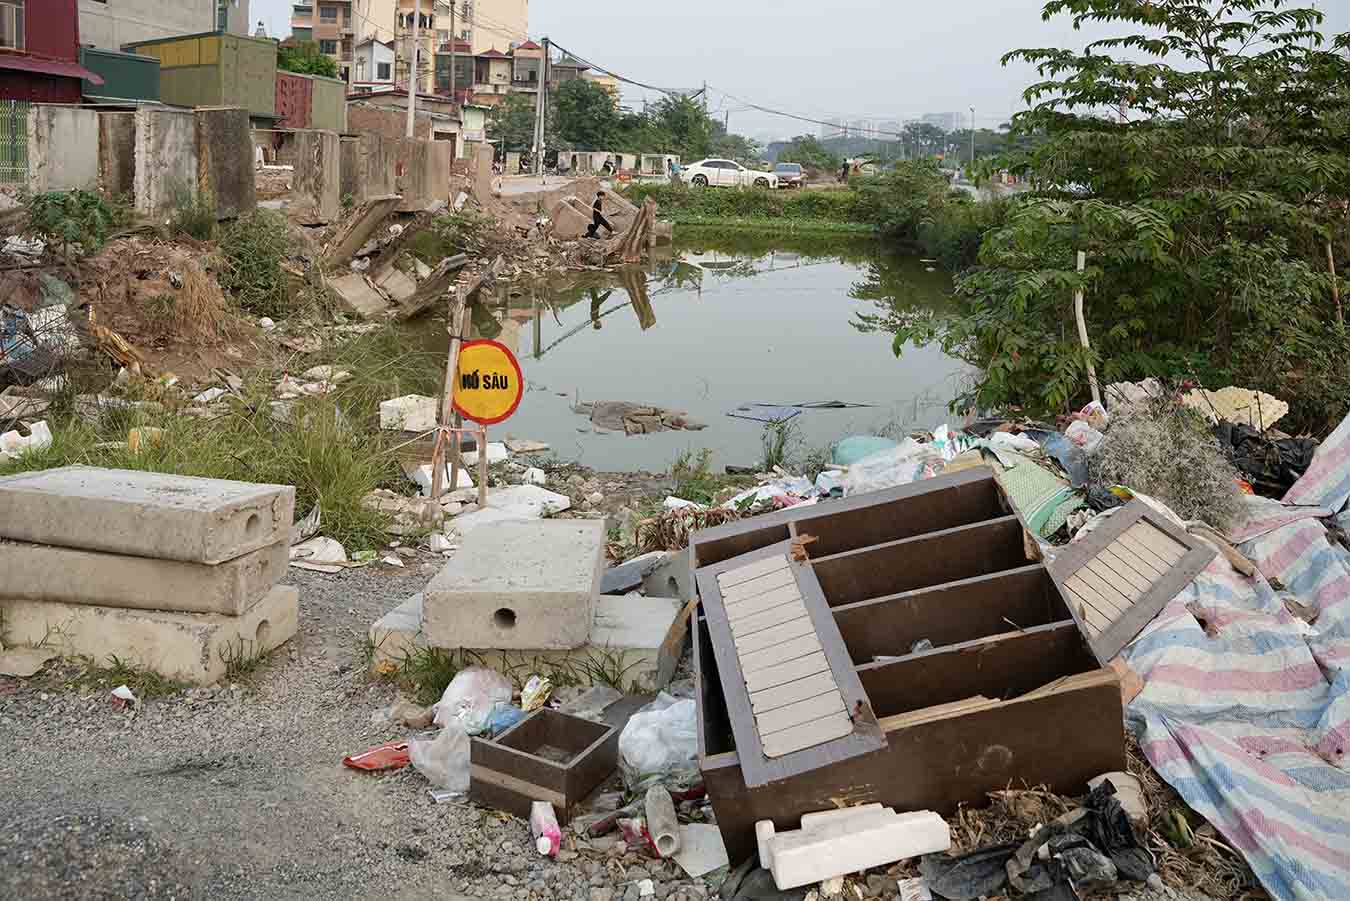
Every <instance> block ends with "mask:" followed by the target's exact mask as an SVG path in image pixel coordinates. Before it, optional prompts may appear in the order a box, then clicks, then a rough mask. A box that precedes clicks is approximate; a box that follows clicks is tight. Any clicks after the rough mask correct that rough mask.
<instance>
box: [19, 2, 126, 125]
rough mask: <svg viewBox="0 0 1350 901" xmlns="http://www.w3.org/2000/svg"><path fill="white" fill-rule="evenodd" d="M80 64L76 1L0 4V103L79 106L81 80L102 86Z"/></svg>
mask: <svg viewBox="0 0 1350 901" xmlns="http://www.w3.org/2000/svg"><path fill="white" fill-rule="evenodd" d="M79 58H80V13H79V9H78V8H77V0H0V100H31V101H35V102H39V103H79V102H80V97H81V88H82V85H81V84H80V80H81V79H83V78H87V79H89V80H90V81H91V82H93V83H94V84H103V79H102V78H101V77H100V76H98V75H96V74H94V73H93V72H90V71H89V70H88V69H86V68H84V67H83V66H81V65H80V64H79Z"/></svg>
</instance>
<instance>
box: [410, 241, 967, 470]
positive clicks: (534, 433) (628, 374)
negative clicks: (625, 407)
mask: <svg viewBox="0 0 1350 901" xmlns="http://www.w3.org/2000/svg"><path fill="white" fill-rule="evenodd" d="M949 289H950V283H949V280H948V279H947V278H946V276H945V275H943V274H942V273H939V272H929V271H927V267H925V266H924V265H923V264H922V263H921V262H920V261H918V260H917V259H914V258H911V257H906V256H903V255H895V254H891V253H888V252H886V251H884V250H883V249H882V248H881V247H880V246H879V245H878V244H877V242H874V241H869V240H854V239H844V240H839V239H831V240H821V239H820V238H806V239H803V238H795V239H794V238H786V239H784V238H765V237H734V238H725V237H719V238H717V239H704V240H698V239H695V240H684V241H682V242H681V243H679V244H678V245H676V246H675V247H663V248H658V249H657V252H656V254H655V255H654V256H653V257H652V258H651V259H649V260H648V261H647V262H646V263H645V264H644V265H642V266H629V267H624V268H622V269H619V270H617V271H578V272H563V273H557V274H555V275H554V276H552V277H550V278H547V279H543V280H540V281H538V282H533V283H523V284H522V283H516V284H513V285H503V286H501V288H499V292H498V294H497V295H496V296H494V297H492V298H491V299H490V300H489V301H488V302H486V303H481V304H479V305H477V306H475V307H474V309H473V311H472V315H471V322H472V337H476V338H491V339H494V340H497V341H501V342H502V343H503V344H505V345H506V346H507V347H509V348H511V350H512V351H513V352H515V353H516V354H517V355H518V356H519V357H520V358H521V361H522V365H523V367H524V370H525V376H526V380H527V382H528V383H529V388H530V391H529V392H528V393H527V395H526V399H525V401H524V402H523V403H522V405H521V408H520V410H519V411H518V412H517V414H516V415H515V416H514V417H513V418H512V419H511V420H510V421H509V422H507V423H504V424H503V425H502V426H499V427H498V429H499V430H501V431H500V433H501V434H503V435H506V434H511V435H515V436H517V437H521V438H532V439H537V440H542V441H547V442H549V443H550V444H551V445H553V448H554V450H555V452H557V453H558V454H559V455H560V456H563V457H566V458H572V459H579V460H580V461H581V462H583V463H586V464H588V465H591V466H595V467H597V468H600V469H612V470H620V469H652V470H661V469H665V468H666V467H668V466H669V465H670V463H671V462H672V460H673V459H674V458H675V457H676V456H677V455H678V454H679V453H680V452H681V451H683V450H686V449H697V448H700V447H710V448H712V449H713V450H714V452H715V455H716V459H717V461H718V462H719V463H737V464H750V463H755V462H757V460H758V458H759V454H760V427H759V426H758V425H756V424H754V423H749V422H746V421H743V420H738V419H733V418H730V417H728V416H727V415H726V413H727V412H728V411H730V410H733V409H734V408H735V407H737V406H739V405H741V404H743V403H749V402H767V403H785V404H794V403H806V402H813V401H824V400H843V401H848V402H851V403H859V404H866V405H868V408H867V409H863V410H857V409H854V410H848V411H811V412H809V413H806V414H803V415H802V416H799V417H797V419H796V420H794V422H796V423H798V429H799V431H800V435H799V439H800V441H801V442H802V443H804V444H808V445H812V446H815V445H820V444H825V443H828V442H830V441H833V440H836V439H837V438H839V437H840V436H841V435H845V434H849V433H852V432H857V431H868V430H874V429H876V428H877V427H878V426H879V425H880V424H884V423H895V422H899V423H904V424H908V425H935V424H937V423H939V422H941V421H943V419H944V418H945V416H946V412H945V404H946V402H947V400H948V399H949V398H951V397H953V396H955V395H956V394H957V393H958V391H957V388H956V385H955V379H956V378H958V377H959V375H960V373H961V372H962V367H961V364H959V363H957V362H956V361H953V360H951V359H949V358H947V357H945V356H944V355H942V354H941V352H940V351H938V350H936V349H935V348H921V349H914V350H912V351H907V352H906V353H905V355H904V356H903V357H902V358H901V359H899V360H897V359H896V358H895V356H894V354H893V353H892V350H891V338H892V335H893V329H892V328H890V324H892V323H895V322H899V321H901V318H902V317H904V316H906V315H917V314H918V313H919V312H922V313H924V314H927V313H931V312H933V311H940V310H941V309H942V308H943V306H944V304H945V303H946V300H945V297H946V294H947V292H948V291H949ZM422 328H424V329H427V330H431V329H435V331H436V332H437V333H438V337H437V338H436V339H435V340H438V341H439V342H440V343H441V344H442V346H443V343H444V340H445V339H444V324H443V323H437V324H431V323H428V324H426V325H424V326H422ZM422 334H424V335H428V334H429V331H424V332H423V333H422ZM576 400H583V401H600V400H614V401H632V402H637V403H643V404H653V405H657V406H661V407H665V408H668V409H674V410H682V411H687V412H688V413H689V414H690V416H691V417H692V418H694V419H697V420H700V421H702V422H704V423H707V424H708V426H709V427H708V429H707V430H706V431H703V432H668V433H661V434H657V435H646V436H642V437H631V438H625V437H621V436H614V435H603V434H596V433H594V431H593V430H592V429H590V428H589V427H588V424H587V420H585V419H584V418H583V417H581V416H578V415H576V414H575V413H573V412H572V410H571V405H572V403H573V402H574V401H576Z"/></svg>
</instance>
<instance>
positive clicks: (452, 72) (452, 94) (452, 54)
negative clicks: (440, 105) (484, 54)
mask: <svg viewBox="0 0 1350 901" xmlns="http://www.w3.org/2000/svg"><path fill="white" fill-rule="evenodd" d="M457 43H459V38H458V37H457V36H456V35H455V0H450V99H451V100H452V101H453V100H454V99H455V87H456V86H455V44H457ZM469 49H470V50H472V49H473V48H472V47H471V48H469ZM459 117H460V118H461V119H463V118H464V113H463V112H462V111H461V112H460V114H459ZM463 125H464V123H463V122H461V123H460V127H461V128H462V127H463Z"/></svg>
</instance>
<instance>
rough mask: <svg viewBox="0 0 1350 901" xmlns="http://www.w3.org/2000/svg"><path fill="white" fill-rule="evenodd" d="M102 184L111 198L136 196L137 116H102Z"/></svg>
mask: <svg viewBox="0 0 1350 901" xmlns="http://www.w3.org/2000/svg"><path fill="white" fill-rule="evenodd" d="M98 181H99V187H100V189H102V191H103V193H104V194H106V195H107V196H109V197H122V196H126V197H131V196H133V195H134V194H135V193H136V114H135V113H132V112H126V113H102V112H101V113H99V114H98Z"/></svg>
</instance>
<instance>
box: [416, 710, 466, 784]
mask: <svg viewBox="0 0 1350 901" xmlns="http://www.w3.org/2000/svg"><path fill="white" fill-rule="evenodd" d="M408 759H410V760H411V761H412V765H413V766H414V767H415V768H416V769H417V772H419V773H421V774H422V775H423V776H426V777H427V781H428V782H430V783H431V784H432V785H433V786H435V787H436V788H439V789H442V790H444V791H450V792H454V793H456V794H460V795H463V794H467V793H468V791H469V735H468V733H467V732H465V731H464V727H463V726H461V725H460V724H459V723H457V722H455V721H453V720H452V721H451V722H450V723H449V724H447V725H446V726H445V728H444V729H442V730H441V731H440V734H439V735H437V736H436V737H435V738H432V739H428V740H426V741H420V740H418V739H413V740H412V741H411V742H409V743H408Z"/></svg>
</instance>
